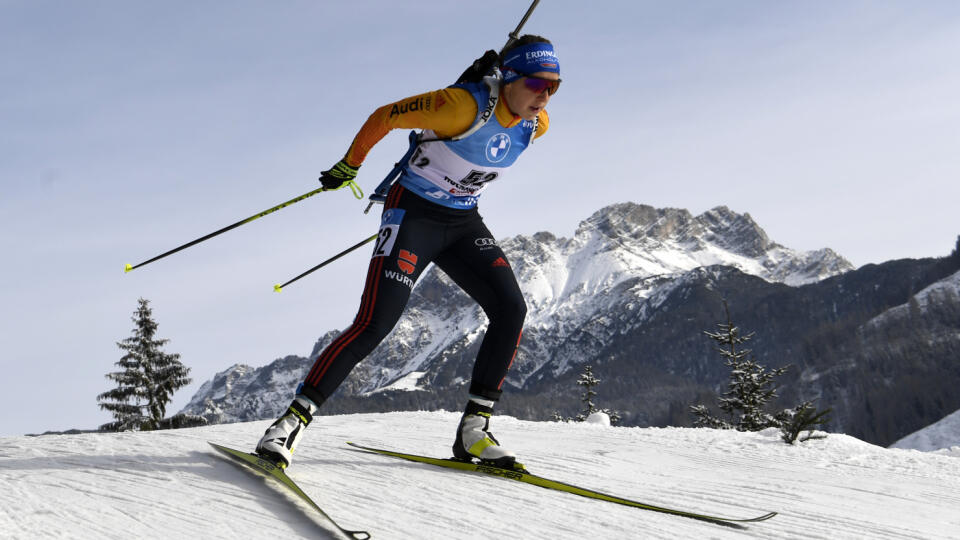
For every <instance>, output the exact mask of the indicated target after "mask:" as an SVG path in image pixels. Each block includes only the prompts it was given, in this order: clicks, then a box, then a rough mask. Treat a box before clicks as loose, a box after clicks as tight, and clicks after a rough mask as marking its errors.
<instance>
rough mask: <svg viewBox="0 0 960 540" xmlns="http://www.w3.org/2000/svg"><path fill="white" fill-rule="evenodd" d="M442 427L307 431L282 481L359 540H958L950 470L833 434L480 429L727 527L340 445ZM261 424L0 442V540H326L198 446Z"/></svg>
mask: <svg viewBox="0 0 960 540" xmlns="http://www.w3.org/2000/svg"><path fill="white" fill-rule="evenodd" d="M458 418H459V415H458V414H455V413H389V414H370V415H348V416H332V417H319V418H318V419H317V421H316V422H315V424H314V425H313V426H311V428H310V430H309V431H308V433H307V435H306V437H305V439H304V441H303V442H302V443H301V447H300V448H299V449H298V451H297V460H296V461H295V463H294V466H293V468H292V469H291V471H290V475H291V476H292V477H294V478H295V479H296V480H297V482H298V483H299V484H300V486H301V487H302V488H303V489H304V490H305V491H306V492H307V493H309V494H310V495H311V496H313V498H314V499H315V500H316V501H317V503H318V504H320V506H321V507H323V508H324V510H325V511H327V512H328V513H329V514H330V515H331V516H333V517H334V519H337V520H338V521H339V522H340V524H341V525H343V526H344V527H345V528H348V529H363V530H367V531H369V532H370V533H371V534H372V536H373V538H375V539H433V538H437V539H448V538H551V539H556V538H561V539H566V538H569V539H580V538H586V537H591V538H664V539H666V538H671V539H672V538H721V539H723V538H805V539H808V538H824V539H831V540H834V539H837V538H877V539H887V538H891V539H892V538H897V539H901V538H917V539H920V538H923V539H930V538H958V537H960V510H958V508H960V495H958V492H957V489H956V486H957V485H960V460H958V459H957V458H956V457H950V456H948V455H938V454H930V453H922V452H917V451H908V450H888V449H883V448H879V447H876V446H872V445H869V444H866V443H864V442H861V441H858V440H856V439H853V438H851V437H847V436H844V435H831V436H830V437H829V438H827V439H826V440H820V441H809V442H807V443H804V444H802V445H798V446H793V447H791V446H787V445H785V444H783V443H782V442H780V441H779V438H778V435H777V434H776V433H775V432H762V433H749V434H747V433H737V432H722V431H713V430H702V429H679V428H664V429H653V428H651V429H640V428H609V427H603V426H599V425H591V424H558V423H536V422H525V421H520V420H516V419H513V418H509V417H498V418H495V419H494V422H493V428H494V431H495V433H496V434H497V436H498V438H500V440H501V441H502V442H503V443H504V444H505V445H509V447H510V448H512V449H514V450H515V451H516V452H517V453H518V454H519V455H520V456H523V457H524V462H525V463H526V465H527V466H528V467H529V468H530V469H531V470H533V471H535V472H536V473H538V474H541V475H543V476H546V477H550V478H554V479H557V480H562V481H567V482H570V483H573V484H577V485H582V486H584V487H591V488H595V489H599V490H601V491H606V492H610V493H613V494H617V495H621V496H624V497H628V498H631V499H635V500H639V501H642V502H647V503H651V504H657V505H662V506H667V507H675V508H678V509H684V510H691V511H700V512H706V513H712V514H717V515H728V516H731V517H752V516H754V515H759V514H762V513H764V512H766V511H777V512H780V515H778V516H777V517H775V518H773V519H772V520H770V521H766V522H763V523H756V524H750V525H748V526H747V527H746V528H744V529H742V530H737V529H731V528H726V527H721V526H718V525H714V524H710V523H703V522H699V521H694V520H690V519H685V518H681V517H676V516H670V515H662V514H656V513H653V512H645V511H643V510H639V509H635V508H627V507H622V506H618V505H615V504H611V503H606V502H602V501H593V500H588V499H584V498H581V497H577V496H574V495H570V494H565V493H556V492H551V491H549V490H544V489H539V488H537V487H534V486H528V485H524V484H518V483H514V482H508V481H505V480H501V479H497V478H490V477H486V476H479V475H471V474H465V473H459V472H455V471H448V470H443V469H437V468H435V467H430V466H427V465H420V464H416V463H406V462H401V461H396V460H393V459H390V458H386V457H383V456H376V455H371V454H367V453H363V452H358V451H355V450H353V449H350V448H348V447H347V446H346V445H345V444H344V443H345V442H346V441H348V440H351V441H355V442H357V443H360V444H368V445H371V446H379V447H387V448H394V449H397V450H401V451H406V452H412V453H420V454H426V455H435V456H441V457H442V456H446V455H448V454H449V444H450V443H451V441H452V437H453V432H454V429H455V427H456V423H457V420H458ZM266 425H267V422H253V423H247V424H233V425H221V426H212V427H208V428H200V429H189V430H176V431H166V432H154V433H125V434H86V435H71V436H47V437H36V438H30V437H17V438H3V439H0V537H2V538H24V539H27V538H31V539H32V538H117V539H120V538H123V539H127V538H198V537H203V538H252V537H278V538H292V537H312V538H316V537H318V535H320V536H319V537H321V538H322V537H324V535H325V534H326V535H327V537H331V538H332V537H333V535H332V534H329V533H325V531H324V530H321V529H320V528H319V527H318V525H317V523H316V522H315V521H314V520H313V519H311V518H310V517H309V515H311V514H310V513H309V512H308V511H305V510H304V508H305V507H298V506H297V505H298V504H299V503H295V502H291V501H293V499H289V498H287V497H286V496H284V495H283V494H282V492H280V491H277V490H274V489H272V488H270V487H268V486H267V485H265V484H264V482H263V481H262V480H259V479H257V478H254V477H252V476H251V475H249V474H247V473H245V472H243V471H240V470H238V469H237V468H236V467H235V466H234V465H233V464H231V463H229V462H228V461H227V460H225V459H223V458H222V457H220V456H218V455H216V454H215V453H214V451H213V450H212V449H210V448H209V447H208V445H207V441H208V440H211V441H214V442H218V443H220V444H225V445H228V446H234V447H237V448H248V447H251V446H252V445H253V443H254V442H255V441H256V439H257V438H258V437H259V436H260V434H261V433H262V431H263V429H265V428H266Z"/></svg>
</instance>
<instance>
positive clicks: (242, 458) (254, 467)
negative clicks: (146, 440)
mask: <svg viewBox="0 0 960 540" xmlns="http://www.w3.org/2000/svg"><path fill="white" fill-rule="evenodd" d="M208 443H209V444H210V446H212V447H214V448H215V449H216V450H217V451H219V452H220V453H222V454H224V455H225V456H227V457H229V458H230V459H231V460H232V461H233V462H234V463H237V464H240V465H243V468H244V470H247V471H250V472H253V473H255V474H258V475H261V476H265V477H267V478H272V479H273V480H276V481H277V482H278V483H279V484H280V485H282V486H283V487H284V488H286V489H287V490H288V491H290V492H291V493H293V494H294V495H296V496H297V497H299V498H300V499H301V500H302V501H303V502H305V503H307V505H309V506H310V507H311V508H313V509H314V510H316V511H317V512H318V513H319V514H320V515H321V516H322V517H323V518H324V519H325V520H326V521H327V522H329V523H330V524H331V525H333V527H335V528H336V529H337V530H338V531H340V532H341V533H342V534H344V535H345V536H347V537H348V538H352V539H354V540H367V539H369V538H370V534H369V533H368V532H366V531H348V530H346V529H344V528H343V527H341V526H340V525H339V524H337V522H336V521H334V520H333V518H331V517H330V516H329V515H327V513H326V512H324V511H323V509H322V508H320V506H319V505H317V503H315V502H313V499H311V498H310V496H309V495H307V494H306V493H304V491H303V490H302V489H300V486H298V485H297V484H296V482H294V481H293V480H291V479H290V477H289V476H287V474H286V473H285V472H283V469H282V468H280V466H278V465H277V464H276V463H274V462H272V461H270V460H267V459H264V458H262V457H260V456H258V455H256V454H251V453H249V452H243V451H240V450H235V449H233V448H228V447H226V446H221V445H219V444H216V443H212V442H209V441H208Z"/></svg>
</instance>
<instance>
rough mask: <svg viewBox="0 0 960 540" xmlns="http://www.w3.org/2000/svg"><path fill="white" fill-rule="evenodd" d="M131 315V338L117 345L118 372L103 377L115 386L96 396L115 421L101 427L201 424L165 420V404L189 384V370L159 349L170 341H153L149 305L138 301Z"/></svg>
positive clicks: (193, 419)
mask: <svg viewBox="0 0 960 540" xmlns="http://www.w3.org/2000/svg"><path fill="white" fill-rule="evenodd" d="M138 302H139V306H138V308H137V310H136V311H135V312H134V313H133V317H132V318H131V320H133V322H134V325H135V326H134V329H133V335H132V336H130V337H128V338H127V339H125V340H123V341H120V342H118V343H117V347H119V348H120V349H121V350H123V351H125V352H126V354H124V355H123V357H122V358H120V360H119V361H118V362H117V363H116V365H117V367H119V368H120V371H115V372H113V373H108V374H107V375H106V377H107V378H108V379H110V380H112V381H114V382H115V383H117V387H116V388H114V389H113V390H109V391H107V392H104V393H102V394H100V395H99V396H97V401H98V402H99V406H100V408H101V409H103V410H106V411H109V412H110V413H112V414H113V417H114V421H113V422H110V423H107V424H104V425H102V426H100V429H101V430H103V431H127V430H153V429H162V428H165V427H183V426H188V425H197V424H201V423H204V422H205V421H204V420H203V419H202V418H197V417H190V418H187V417H182V416H176V417H174V418H167V419H164V415H165V414H166V408H167V405H168V404H169V403H170V401H171V400H172V399H173V394H174V392H176V391H177V390H178V389H180V388H181V387H183V386H186V385H187V384H190V379H189V377H188V375H189V373H190V368H188V367H186V366H184V365H183V364H182V363H181V362H180V355H179V354H167V353H165V352H163V351H162V350H161V348H162V347H163V346H164V345H166V344H167V343H168V342H169V341H170V340H168V339H156V333H157V323H156V322H155V321H154V320H153V313H152V311H151V309H150V306H149V304H150V302H149V300H146V299H144V298H140V299H139V301H138Z"/></svg>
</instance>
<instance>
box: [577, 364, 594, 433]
mask: <svg viewBox="0 0 960 540" xmlns="http://www.w3.org/2000/svg"><path fill="white" fill-rule="evenodd" d="M598 384H600V379H598V378H596V377H594V376H593V366H584V368H583V373H581V374H580V378H579V379H577V386H582V387H583V394H581V395H580V401H581V402H582V403H583V406H584V410H583V412H581V413H580V414H578V415H577V416H576V420H577V422H583V421H584V420H586V419H587V417H588V416H590V415H591V414H593V413H594V412H596V411H597V407H596V405H594V404H593V398H594V396H596V395H597V393H596V392H595V391H594V390H593V389H594V387H596V386H597V385H598Z"/></svg>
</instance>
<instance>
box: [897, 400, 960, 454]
mask: <svg viewBox="0 0 960 540" xmlns="http://www.w3.org/2000/svg"><path fill="white" fill-rule="evenodd" d="M890 447H891V448H902V449H905V450H906V449H914V450H920V451H923V452H932V451H937V450H942V451H943V452H944V453H947V454H952V455H956V456H957V457H960V410H958V411H956V412H954V413H953V414H950V415H948V416H946V417H945V418H943V419H941V420H940V421H939V422H936V423H934V424H931V425H929V426H927V427H925V428H923V429H921V430H920V431H916V432H914V433H912V434H910V435H907V436H906V437H904V438H902V439H900V440H899V441H897V442H895V443H893V444H892V445H890Z"/></svg>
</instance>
